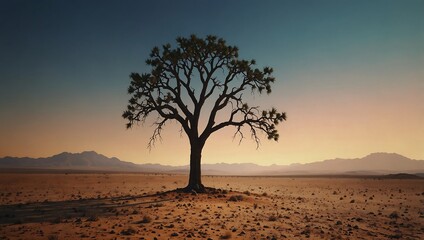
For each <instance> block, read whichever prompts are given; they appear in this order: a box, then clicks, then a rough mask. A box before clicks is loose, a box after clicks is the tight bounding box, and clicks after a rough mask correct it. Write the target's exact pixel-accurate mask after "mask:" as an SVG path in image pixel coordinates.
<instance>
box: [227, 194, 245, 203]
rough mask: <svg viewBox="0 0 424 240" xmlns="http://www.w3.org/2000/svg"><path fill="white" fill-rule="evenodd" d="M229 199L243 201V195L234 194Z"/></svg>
mask: <svg viewBox="0 0 424 240" xmlns="http://www.w3.org/2000/svg"><path fill="white" fill-rule="evenodd" d="M228 200H229V201H232V202H238V201H243V195H233V196H231V197H230V199H228Z"/></svg>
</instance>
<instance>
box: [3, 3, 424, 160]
mask: <svg viewBox="0 0 424 240" xmlns="http://www.w3.org/2000/svg"><path fill="white" fill-rule="evenodd" d="M1 5H2V7H1V8H0V29H1V31H2V34H1V37H0V52H1V54H0V81H1V86H2V87H1V88H0V118H1V121H2V124H1V126H0V130H1V132H2V133H3V134H2V137H1V140H0V155H2V156H3V155H19V156H48V155H51V154H54V153H57V152H60V151H84V150H96V151H98V152H102V153H104V154H106V155H109V156H118V157H120V158H123V159H125V160H129V161H135V162H144V161H150V162H164V163H170V164H174V163H175V164H183V163H184V162H185V159H187V157H188V155H187V154H188V153H187V152H188V148H189V147H188V145H187V146H186V145H182V146H179V147H178V149H181V148H184V146H185V147H186V148H187V150H184V151H178V149H169V150H168V145H174V141H175V142H181V141H179V140H178V138H174V137H172V136H173V135H178V134H175V133H174V132H173V130H174V128H173V127H172V126H171V127H170V129H169V131H170V135H169V137H168V138H165V141H164V143H163V145H159V146H157V148H156V149H155V150H153V151H152V152H150V153H149V152H148V150H146V149H145V145H146V143H147V141H148V137H149V136H150V133H151V129H150V128H149V127H148V126H146V127H144V128H143V127H140V128H138V129H135V130H133V131H131V132H129V131H126V130H125V129H124V124H125V121H124V120H123V119H121V118H120V115H121V112H122V111H123V110H124V108H125V105H126V101H127V98H128V96H127V95H126V88H127V86H128V83H129V78H128V76H129V74H130V73H131V72H147V71H148V70H149V69H148V68H147V66H146V65H145V64H144V60H145V59H146V58H147V56H148V53H149V51H150V49H151V48H152V47H154V46H157V45H162V44H164V43H168V42H170V43H173V42H174V39H175V38H176V37H177V36H188V35H190V34H193V33H194V34H197V35H199V36H205V35H207V34H214V35H218V36H220V37H223V38H224V39H226V40H227V42H228V43H229V44H231V45H236V46H238V47H239V49H240V55H241V57H243V58H248V59H250V58H254V59H256V60H257V62H258V65H259V66H264V65H269V66H271V67H273V68H274V70H275V76H276V78H277V80H278V82H277V83H276V84H275V86H274V93H273V94H272V95H271V96H270V97H269V98H263V99H262V98H261V99H260V100H258V102H259V103H261V104H264V105H277V107H278V108H279V109H281V110H285V111H287V114H288V116H289V121H288V122H287V125H286V127H285V126H282V127H281V129H280V131H281V136H282V139H284V140H281V141H280V142H279V143H278V144H275V143H270V142H266V141H265V140H264V141H263V143H264V144H263V147H262V149H263V150H260V151H256V150H255V147H252V144H251V143H250V142H249V141H247V143H246V144H243V146H238V145H237V144H232V145H231V149H228V151H224V153H223V154H227V155H228V154H236V155H237V156H240V157H237V158H235V159H234V160H232V161H235V162H245V161H250V162H253V161H255V159H257V158H262V157H263V156H266V159H267V160H265V164H271V163H280V164H285V163H291V162H308V161H314V160H322V159H323V158H332V157H360V156H361V155H364V154H366V153H369V152H371V151H396V152H399V153H401V154H404V155H407V156H410V157H415V158H422V159H424V153H422V151H421V150H420V149H422V148H420V146H418V143H417V141H419V140H424V127H423V124H422V123H421V124H420V121H421V120H424V110H423V107H422V106H421V104H420V103H422V102H424V99H423V96H422V94H421V91H422V90H424V84H423V82H424V72H423V66H424V44H423V42H424V14H422V13H423V12H424V1H412V0H406V1H390V0H384V1H378V0H372V1H340V0H339V1H203V0H201V1H60V0H59V1H1ZM390 106H392V107H390ZM346 109H351V111H346ZM350 114H352V116H350ZM401 114H402V115H401ZM358 115H362V117H358ZM391 117H393V119H394V118H398V119H397V120H396V121H395V120H393V121H388V122H387V120H384V119H387V118H391ZM344 126H346V129H343V127H344ZM381 126H385V127H384V128H383V127H381ZM405 126H409V127H405ZM379 128H382V129H380V130H375V129H379ZM352 129H354V130H352ZM370 129H373V130H372V131H374V130H375V131H376V132H375V133H373V134H374V135H369V134H371V133H370ZM303 131H307V132H303ZM350 131H354V132H350ZM372 131H371V132H372ZM99 132H103V133H99ZM358 132H362V133H363V134H362V135H361V134H359V133H358ZM406 133H407V134H406ZM229 136H232V135H231V134H229ZM221 137H222V138H229V140H228V141H229V142H231V137H228V134H227V135H225V134H223V135H222V136H221V135H220V136H219V139H221ZM392 138H396V139H397V140H392V141H388V140H387V139H392ZM167 139H168V140H167ZM320 139H321V140H320ZM216 140H217V139H215V140H214V139H211V141H216ZM340 141H343V142H344V143H345V145H350V146H352V147H351V148H346V147H341V146H339V145H338V144H337V143H339V142H340ZM375 142H379V144H376V143H375ZM183 143H184V141H183ZM314 143H315V144H318V145H317V146H315V144H314ZM167 144H168V145H167ZM184 144H186V143H184ZM215 144H216V143H211V146H210V147H209V148H208V149H206V153H207V154H209V156H210V157H209V158H207V160H206V161H210V162H217V161H221V159H222V158H223V157H222V156H220V155H219V154H217V153H216V152H217V151H218V150H217V149H220V148H222V147H220V146H215ZM248 149H252V150H248ZM280 149H284V150H280ZM175 152H176V154H177V155H178V156H181V157H179V160H177V161H171V160H168V159H169V157H167V155H166V154H171V153H174V154H173V155H175ZM247 155H248V156H250V158H249V157H247ZM186 156H187V157H186ZM224 156H225V155H224Z"/></svg>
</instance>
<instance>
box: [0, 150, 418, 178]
mask: <svg viewBox="0 0 424 240" xmlns="http://www.w3.org/2000/svg"><path fill="white" fill-rule="evenodd" d="M11 169H14V170H16V169H26V170H40V169H45V170H78V171H80V170H81V171H114V172H145V173H183V174H185V173H188V171H189V166H188V165H185V166H170V165H161V164H135V163H132V162H125V161H121V160H119V159H118V158H115V157H112V158H109V157H106V156H104V155H102V154H98V153H96V152H94V151H86V152H82V153H68V152H63V153H60V154H57V155H54V156H51V157H46V158H29V157H23V158H18V157H4V158H0V170H3V171H5V170H11ZM202 173H203V174H206V175H310V174H315V175H316V174H349V175H381V174H394V173H424V160H413V159H409V158H407V157H404V156H402V155H399V154H396V153H372V154H369V155H367V156H365V157H363V158H354V159H340V158H336V159H331V160H324V161H319V162H313V163H305V164H290V165H275V164H274V165H270V166H261V165H257V164H254V163H232V164H228V163H217V164H202Z"/></svg>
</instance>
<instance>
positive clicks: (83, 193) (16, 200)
mask: <svg viewBox="0 0 424 240" xmlns="http://www.w3.org/2000/svg"><path fill="white" fill-rule="evenodd" d="M186 181H187V176H184V175H159V174H118V173H113V174H112V173H104V174H102V173H91V174H88V173H55V174H48V173H37V174H30V173H24V174H23V173H19V174H18V173H1V174H0V239H285V238H286V239H424V180H419V179H418V180H413V179H401V180H395V179H382V178H341V177H228V176H225V177H221V176H204V177H203V183H204V184H205V185H206V186H208V187H211V188H215V189H217V190H216V191H213V192H211V193H209V194H195V193H192V194H191V193H179V192H175V191H172V190H174V189H176V188H178V187H184V186H185V184H186Z"/></svg>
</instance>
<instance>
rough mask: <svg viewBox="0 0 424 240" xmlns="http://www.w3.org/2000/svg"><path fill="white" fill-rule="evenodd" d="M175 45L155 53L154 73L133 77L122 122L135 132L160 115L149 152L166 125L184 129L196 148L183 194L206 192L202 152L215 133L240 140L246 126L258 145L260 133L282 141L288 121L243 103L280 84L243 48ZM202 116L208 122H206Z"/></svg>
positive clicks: (203, 42) (218, 42) (192, 40)
mask: <svg viewBox="0 0 424 240" xmlns="http://www.w3.org/2000/svg"><path fill="white" fill-rule="evenodd" d="M176 41H177V47H175V48H173V47H171V45H170V44H166V45H163V47H162V48H161V49H160V48H158V47H154V48H153V49H152V51H151V53H150V58H148V59H147V60H146V64H147V65H149V66H151V71H150V73H144V74H139V73H131V75H130V78H131V83H130V86H129V88H128V94H130V95H131V98H130V100H129V104H128V106H127V110H125V111H124V113H123V114H122V117H123V118H125V119H127V120H128V123H127V128H131V127H132V126H133V125H134V124H135V123H138V122H140V121H141V122H144V121H145V120H146V118H147V117H148V116H149V115H151V114H152V113H155V115H157V120H156V121H155V130H154V132H153V135H152V136H151V138H150V141H149V144H148V147H149V148H151V147H152V145H153V144H154V143H155V141H156V140H157V139H158V138H160V137H161V132H162V129H163V127H164V125H165V124H166V123H167V122H169V121H170V120H175V121H176V122H178V123H179V124H181V128H182V130H184V132H185V133H186V134H187V137H188V139H189V141H190V147H191V153H190V178H189V182H188V185H187V187H185V188H184V190H186V191H196V192H205V187H204V186H203V184H202V181H201V170H200V166H201V158H202V149H203V147H204V146H205V143H206V140H207V139H208V138H209V137H210V136H211V135H212V134H213V133H214V132H216V131H219V130H221V129H223V128H225V127H235V135H234V136H237V135H239V137H240V141H241V140H242V139H243V138H244V136H243V132H242V130H243V129H242V127H243V126H245V127H247V128H249V129H250V133H251V137H252V138H253V140H254V141H256V144H257V146H259V144H260V140H259V137H258V132H264V133H265V134H266V135H267V136H268V139H270V140H272V139H273V140H275V141H277V140H278V137H279V135H278V132H277V129H276V127H275V125H277V124H278V123H279V122H282V121H284V120H286V114H285V113H284V112H278V111H277V110H276V109H275V108H272V109H271V110H266V111H265V110H264V111H260V110H259V107H257V106H253V107H251V106H249V105H248V104H247V103H246V102H245V101H244V100H243V98H242V97H243V93H245V92H246V91H250V92H251V93H252V94H254V93H255V92H258V93H259V94H261V93H263V92H266V93H267V94H270V93H271V84H272V83H273V82H274V80H275V78H274V77H272V76H271V74H272V71H273V70H272V68H270V67H265V68H263V69H258V68H254V65H255V61H254V60H250V61H247V60H243V59H239V58H238V48H237V47H235V46H228V45H227V44H226V42H225V40H223V39H222V38H218V37H216V36H207V37H206V38H204V39H202V38H198V37H196V36H195V35H191V36H190V37H189V38H183V37H179V38H177V40H176ZM201 115H202V118H204V117H206V119H207V120H206V121H204V122H202V123H201V122H200V119H201ZM218 115H219V116H218ZM222 119H224V120H222Z"/></svg>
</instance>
